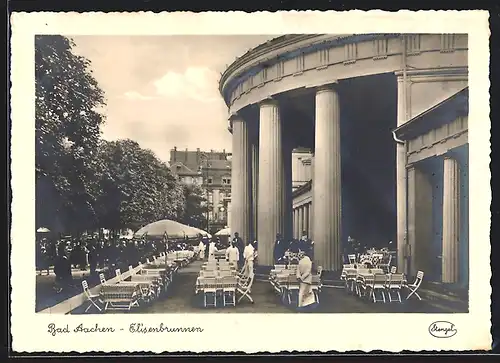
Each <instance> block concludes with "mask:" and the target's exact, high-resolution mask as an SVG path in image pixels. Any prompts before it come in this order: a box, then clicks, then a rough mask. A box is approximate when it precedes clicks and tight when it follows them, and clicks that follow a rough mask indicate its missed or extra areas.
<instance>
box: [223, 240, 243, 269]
mask: <svg viewBox="0 0 500 363" xmlns="http://www.w3.org/2000/svg"><path fill="white" fill-rule="evenodd" d="M226 260H228V261H229V263H232V264H234V266H236V267H237V266H238V261H239V260H240V251H238V249H237V248H236V246H235V245H234V243H231V246H229V247H228V248H227V249H226Z"/></svg>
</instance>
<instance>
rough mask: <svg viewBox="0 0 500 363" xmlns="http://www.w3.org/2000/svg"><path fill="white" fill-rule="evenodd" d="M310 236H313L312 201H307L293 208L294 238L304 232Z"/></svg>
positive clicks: (299, 236)
mask: <svg viewBox="0 0 500 363" xmlns="http://www.w3.org/2000/svg"><path fill="white" fill-rule="evenodd" d="M304 231H305V232H306V233H307V236H308V237H309V238H311V239H312V238H314V237H313V236H312V203H310V202H309V203H305V204H302V205H299V206H297V207H296V208H294V210H293V238H301V237H302V232H304Z"/></svg>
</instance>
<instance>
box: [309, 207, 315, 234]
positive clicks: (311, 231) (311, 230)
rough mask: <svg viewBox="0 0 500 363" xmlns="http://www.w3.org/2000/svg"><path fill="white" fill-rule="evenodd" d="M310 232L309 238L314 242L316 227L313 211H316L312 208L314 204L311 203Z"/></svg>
mask: <svg viewBox="0 0 500 363" xmlns="http://www.w3.org/2000/svg"><path fill="white" fill-rule="evenodd" d="M308 205H309V208H308V209H309V213H308V214H309V223H308V224H309V230H308V233H309V238H310V239H311V240H314V228H313V227H314V226H313V211H314V208H313V207H312V204H311V203H309V204H308Z"/></svg>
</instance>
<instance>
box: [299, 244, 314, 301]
mask: <svg viewBox="0 0 500 363" xmlns="http://www.w3.org/2000/svg"><path fill="white" fill-rule="evenodd" d="M299 258H300V261H299V265H298V266H297V279H298V280H299V281H300V286H299V302H298V308H299V309H300V310H304V308H306V307H307V308H309V307H313V306H314V305H315V303H316V297H315V296H314V292H313V289H312V261H311V259H310V258H309V256H308V255H307V254H305V253H300V254H299Z"/></svg>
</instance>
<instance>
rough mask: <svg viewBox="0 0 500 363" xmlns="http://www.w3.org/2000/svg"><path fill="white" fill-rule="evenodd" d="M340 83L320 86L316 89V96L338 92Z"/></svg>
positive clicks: (335, 82)
mask: <svg viewBox="0 0 500 363" xmlns="http://www.w3.org/2000/svg"><path fill="white" fill-rule="evenodd" d="M338 84H339V82H338V81H334V82H331V83H328V84H322V85H320V86H317V87H316V94H318V93H322V92H337V86H338Z"/></svg>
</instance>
